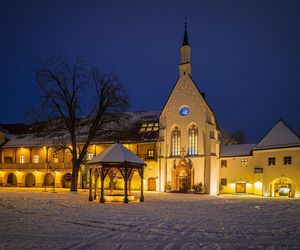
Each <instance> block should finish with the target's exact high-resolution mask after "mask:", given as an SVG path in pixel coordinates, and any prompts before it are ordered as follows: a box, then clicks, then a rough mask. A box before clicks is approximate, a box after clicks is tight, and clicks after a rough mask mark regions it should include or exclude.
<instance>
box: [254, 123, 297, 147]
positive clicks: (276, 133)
mask: <svg viewBox="0 0 300 250" xmlns="http://www.w3.org/2000/svg"><path fill="white" fill-rule="evenodd" d="M295 146H300V138H299V137H298V136H297V135H296V133H295V132H294V131H293V130H292V129H290V128H289V127H288V125H287V124H286V123H285V122H284V121H283V120H279V121H278V122H277V123H276V124H275V126H274V127H273V128H271V130H270V131H269V132H268V133H267V134H266V135H265V136H264V137H263V138H262V139H261V140H260V141H259V142H258V143H257V144H256V145H255V147H254V148H253V149H254V150H260V149H273V148H285V147H295Z"/></svg>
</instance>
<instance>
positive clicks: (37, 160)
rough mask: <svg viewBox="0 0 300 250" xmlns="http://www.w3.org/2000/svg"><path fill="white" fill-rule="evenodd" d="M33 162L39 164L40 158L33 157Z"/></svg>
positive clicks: (37, 156)
mask: <svg viewBox="0 0 300 250" xmlns="http://www.w3.org/2000/svg"><path fill="white" fill-rule="evenodd" d="M33 162H34V163H39V162H40V156H39V155H34V156H33Z"/></svg>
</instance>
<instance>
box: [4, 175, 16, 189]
mask: <svg viewBox="0 0 300 250" xmlns="http://www.w3.org/2000/svg"><path fill="white" fill-rule="evenodd" d="M6 183H7V185H8V186H17V176H16V175H15V174H13V173H10V174H9V175H8V176H7V180H6Z"/></svg>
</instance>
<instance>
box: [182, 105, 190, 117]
mask: <svg viewBox="0 0 300 250" xmlns="http://www.w3.org/2000/svg"><path fill="white" fill-rule="evenodd" d="M189 112H190V110H189V108H188V107H186V106H184V107H182V108H181V109H180V110H179V114H180V115H182V116H186V115H188V113H189Z"/></svg>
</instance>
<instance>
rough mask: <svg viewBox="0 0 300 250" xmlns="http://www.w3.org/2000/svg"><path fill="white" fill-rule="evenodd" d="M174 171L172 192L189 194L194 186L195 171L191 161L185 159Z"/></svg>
mask: <svg viewBox="0 0 300 250" xmlns="http://www.w3.org/2000/svg"><path fill="white" fill-rule="evenodd" d="M174 166H175V167H174V169H173V171H172V190H174V191H179V192H189V191H190V190H191V188H192V186H193V185H194V170H193V166H192V163H191V161H189V162H187V160H186V159H185V158H184V157H183V158H181V159H180V161H179V163H178V164H177V165H175V164H174Z"/></svg>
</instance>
